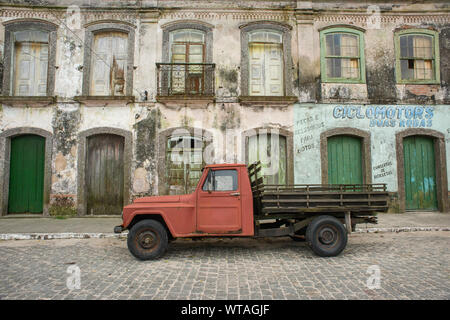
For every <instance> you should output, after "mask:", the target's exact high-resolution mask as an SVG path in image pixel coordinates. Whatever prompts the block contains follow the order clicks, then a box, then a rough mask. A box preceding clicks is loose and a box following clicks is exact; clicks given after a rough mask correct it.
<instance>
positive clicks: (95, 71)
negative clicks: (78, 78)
mask: <svg viewBox="0 0 450 320" xmlns="http://www.w3.org/2000/svg"><path fill="white" fill-rule="evenodd" d="M93 50H94V53H92V68H91V72H92V74H91V85H90V88H91V90H90V94H91V95H94V96H122V95H125V92H126V90H125V89H126V86H127V83H126V81H125V78H126V74H127V63H128V35H127V34H126V33H124V32H101V33H98V34H96V35H95V36H94V45H93Z"/></svg>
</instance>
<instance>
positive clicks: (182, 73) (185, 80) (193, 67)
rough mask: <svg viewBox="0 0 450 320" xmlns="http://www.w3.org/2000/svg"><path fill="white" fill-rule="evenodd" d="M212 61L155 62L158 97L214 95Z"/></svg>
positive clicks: (213, 67) (213, 66)
mask: <svg viewBox="0 0 450 320" xmlns="http://www.w3.org/2000/svg"><path fill="white" fill-rule="evenodd" d="M215 66H216V65H215V64H214V63H157V64H156V69H157V76H158V78H157V86H158V96H159V97H174V96H214V69H215Z"/></svg>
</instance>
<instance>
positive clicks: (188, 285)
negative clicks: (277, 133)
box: [0, 232, 450, 300]
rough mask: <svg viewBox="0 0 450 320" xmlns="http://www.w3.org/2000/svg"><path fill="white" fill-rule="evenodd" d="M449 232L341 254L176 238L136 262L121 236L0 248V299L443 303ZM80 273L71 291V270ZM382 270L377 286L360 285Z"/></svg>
mask: <svg viewBox="0 0 450 320" xmlns="http://www.w3.org/2000/svg"><path fill="white" fill-rule="evenodd" d="M449 240H450V232H411V233H404V232H403V233H383V234H381V233H376V234H353V235H351V236H350V238H349V243H348V245H347V248H346V249H345V251H344V252H343V253H342V254H341V255H340V256H338V257H334V258H320V257H317V256H315V255H314V254H313V253H312V251H311V250H310V249H309V247H307V245H306V244H305V243H302V242H294V241H292V240H291V239H290V238H279V239H260V240H254V239H208V240H201V241H191V240H177V241H175V242H173V243H171V244H170V246H169V250H168V252H167V254H166V255H165V256H164V257H163V258H162V259H161V260H157V261H147V262H141V261H138V260H136V259H135V258H133V257H132V256H131V255H130V253H129V252H128V249H127V246H126V241H125V240H124V239H68V240H39V241H38V240H21V241H1V242H0V274H1V276H0V299H227V300H231V299H449V298H450V269H449V262H450V254H449V249H448V248H449ZM71 265H76V266H78V267H79V268H80V270H81V288H80V289H73V290H69V289H68V288H67V286H66V280H67V278H68V277H69V276H70V275H69V274H68V273H67V268H68V267H69V266H71ZM372 265H378V266H379V268H380V272H381V274H380V275H381V280H380V281H381V282H380V288H379V289H369V288H368V287H367V285H366V283H367V279H368V278H369V277H370V275H371V274H370V273H368V267H369V266H372Z"/></svg>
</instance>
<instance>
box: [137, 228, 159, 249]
mask: <svg viewBox="0 0 450 320" xmlns="http://www.w3.org/2000/svg"><path fill="white" fill-rule="evenodd" d="M138 243H139V245H140V246H141V247H142V248H144V249H152V248H154V247H156V246H157V245H158V243H159V238H158V236H157V235H156V234H155V233H154V232H153V231H151V230H146V231H143V232H141V233H140V234H139V237H138Z"/></svg>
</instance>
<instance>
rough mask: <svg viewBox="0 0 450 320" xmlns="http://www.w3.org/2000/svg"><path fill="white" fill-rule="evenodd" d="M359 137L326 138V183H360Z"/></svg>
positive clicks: (361, 180)
mask: <svg viewBox="0 0 450 320" xmlns="http://www.w3.org/2000/svg"><path fill="white" fill-rule="evenodd" d="M362 177H363V176H362V154H361V139H359V138H355V137H351V136H334V137H330V138H328V183H329V184H361V183H363V178H362Z"/></svg>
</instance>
